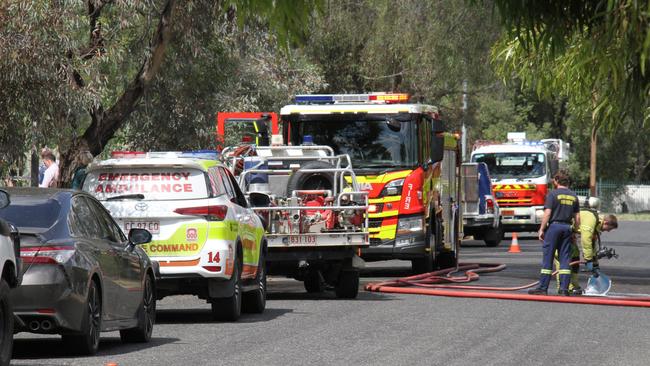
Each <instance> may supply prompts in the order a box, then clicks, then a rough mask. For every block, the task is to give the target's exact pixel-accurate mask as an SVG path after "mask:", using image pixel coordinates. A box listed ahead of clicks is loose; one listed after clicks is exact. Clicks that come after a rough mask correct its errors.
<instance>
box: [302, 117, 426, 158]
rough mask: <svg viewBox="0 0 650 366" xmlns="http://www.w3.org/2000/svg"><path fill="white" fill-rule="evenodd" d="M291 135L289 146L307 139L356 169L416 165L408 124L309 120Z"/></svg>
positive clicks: (412, 132)
mask: <svg viewBox="0 0 650 366" xmlns="http://www.w3.org/2000/svg"><path fill="white" fill-rule="evenodd" d="M295 125H298V126H297V128H296V129H294V130H293V131H292V132H291V136H292V143H294V144H295V145H298V144H300V140H302V136H305V135H311V136H312V138H313V141H314V143H315V144H317V145H328V146H331V147H332V148H333V149H334V151H335V153H337V154H349V155H350V158H352V163H353V164H354V167H356V168H370V167H411V166H413V165H415V164H416V163H417V143H415V142H417V141H418V139H417V132H416V124H415V123H414V122H412V121H407V122H400V121H396V120H387V119H373V120H309V121H301V122H299V123H297V124H294V126H295Z"/></svg>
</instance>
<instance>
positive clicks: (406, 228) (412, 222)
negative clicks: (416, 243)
mask: <svg viewBox="0 0 650 366" xmlns="http://www.w3.org/2000/svg"><path fill="white" fill-rule="evenodd" d="M423 227H424V220H423V219H422V216H417V217H407V218H403V219H399V221H398V222H397V233H398V234H410V233H413V232H418V231H422V228H423Z"/></svg>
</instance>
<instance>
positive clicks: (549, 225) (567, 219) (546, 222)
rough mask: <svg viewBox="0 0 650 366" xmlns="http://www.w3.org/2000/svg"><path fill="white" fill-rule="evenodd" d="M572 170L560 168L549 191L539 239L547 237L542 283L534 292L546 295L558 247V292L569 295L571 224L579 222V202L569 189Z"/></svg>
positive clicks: (578, 223) (540, 279)
mask: <svg viewBox="0 0 650 366" xmlns="http://www.w3.org/2000/svg"><path fill="white" fill-rule="evenodd" d="M569 183H570V180H569V173H568V172H567V171H566V170H563V169H562V170H559V171H558V172H557V173H556V174H555V176H554V177H553V187H554V188H555V189H554V190H553V191H551V192H549V193H548V195H546V202H545V203H544V216H543V217H542V224H541V225H540V227H539V231H538V236H539V240H543V241H544V245H543V247H542V252H543V257H542V269H541V271H540V276H539V285H538V287H537V288H535V289H531V290H529V291H528V293H529V294H531V295H546V294H547V291H548V285H549V282H550V281H551V274H552V273H553V257H554V254H555V251H556V250H557V251H558V253H559V259H560V270H559V274H560V289H559V290H558V294H559V295H562V296H569V280H570V276H571V269H569V263H570V261H571V235H572V231H573V230H572V228H571V225H572V224H575V226H579V225H580V204H579V203H578V196H576V194H575V193H574V192H573V191H572V190H570V189H569Z"/></svg>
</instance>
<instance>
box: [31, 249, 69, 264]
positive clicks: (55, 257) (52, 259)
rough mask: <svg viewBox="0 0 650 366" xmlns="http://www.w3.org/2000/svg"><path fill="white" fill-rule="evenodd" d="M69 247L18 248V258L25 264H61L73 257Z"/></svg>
mask: <svg viewBox="0 0 650 366" xmlns="http://www.w3.org/2000/svg"><path fill="white" fill-rule="evenodd" d="M74 252H75V249H74V247H71V246H43V247H28V248H20V258H21V259H22V260H23V263H25V264H30V263H34V264H63V263H65V262H67V261H68V260H69V259H70V258H72V256H73V255H74Z"/></svg>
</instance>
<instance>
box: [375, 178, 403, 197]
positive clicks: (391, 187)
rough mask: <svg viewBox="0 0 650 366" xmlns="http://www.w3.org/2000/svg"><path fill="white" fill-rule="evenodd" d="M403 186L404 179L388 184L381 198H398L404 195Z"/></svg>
mask: <svg viewBox="0 0 650 366" xmlns="http://www.w3.org/2000/svg"><path fill="white" fill-rule="evenodd" d="M403 185H404V178H402V179H395V180H392V181H390V182H388V184H386V185H385V186H384V189H382V191H381V194H380V197H386V196H398V195H400V194H402V186H403Z"/></svg>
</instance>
